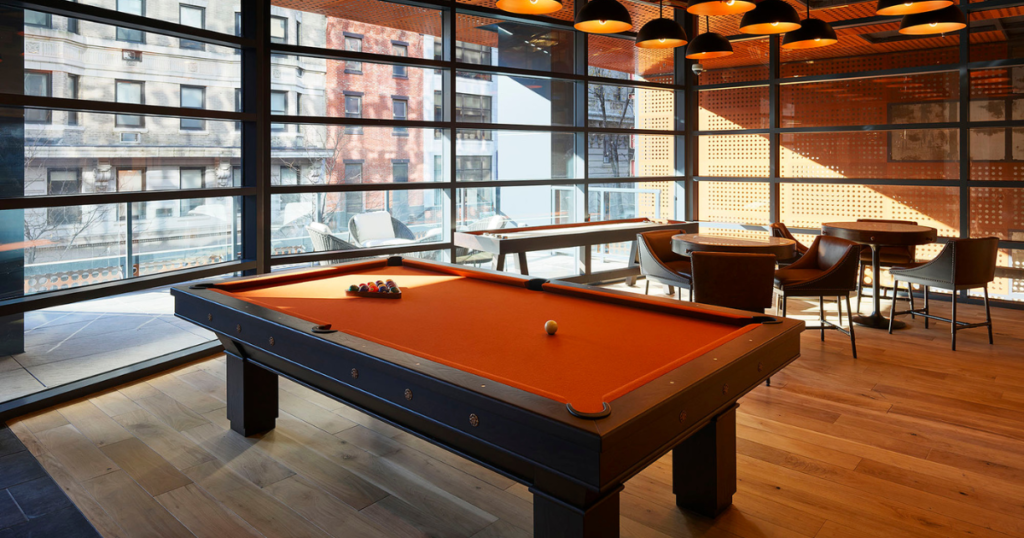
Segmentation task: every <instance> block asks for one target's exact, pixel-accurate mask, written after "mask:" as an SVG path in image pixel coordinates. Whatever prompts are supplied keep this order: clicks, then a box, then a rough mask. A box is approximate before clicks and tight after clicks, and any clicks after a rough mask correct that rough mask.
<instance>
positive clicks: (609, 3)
mask: <svg viewBox="0 0 1024 538" xmlns="http://www.w3.org/2000/svg"><path fill="white" fill-rule="evenodd" d="M573 27H575V28H576V29H577V30H579V31H581V32H587V33H588V34H617V33H619V32H627V31H629V29H630V28H632V27H633V19H632V18H631V17H630V16H629V10H627V9H626V6H623V5H622V4H620V3H618V2H616V1H615V0H592V1H591V2H588V3H587V5H585V6H583V9H581V10H580V12H579V13H577V14H576V23H575V24H573Z"/></svg>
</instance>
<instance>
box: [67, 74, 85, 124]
mask: <svg viewBox="0 0 1024 538" xmlns="http://www.w3.org/2000/svg"><path fill="white" fill-rule="evenodd" d="M67 77H68V84H67V87H66V88H65V89H66V90H67V92H68V95H67V96H66V97H67V98H68V99H78V95H79V94H80V92H81V91H82V87H81V83H82V80H81V77H79V76H78V75H76V74H74V73H68V74H67ZM67 114H68V125H72V126H77V125H78V112H75V111H74V110H69V111H68V113H67Z"/></svg>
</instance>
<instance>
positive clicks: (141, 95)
mask: <svg viewBox="0 0 1024 538" xmlns="http://www.w3.org/2000/svg"><path fill="white" fill-rule="evenodd" d="M115 84H116V85H117V86H116V93H117V95H116V96H115V98H116V100H117V102H118V103H125V104H131V105H144V104H146V94H145V87H144V86H143V83H141V82H129V81H125V80H118V81H117V82H116V83H115ZM114 123H115V125H116V126H117V127H133V128H142V127H145V126H146V119H145V118H144V117H142V116H136V115H127V114H118V115H117V119H116V120H115V121H114Z"/></svg>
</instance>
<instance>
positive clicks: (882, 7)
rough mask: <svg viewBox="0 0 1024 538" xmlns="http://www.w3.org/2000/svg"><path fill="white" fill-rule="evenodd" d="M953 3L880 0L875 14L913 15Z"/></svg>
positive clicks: (945, 1)
mask: <svg viewBox="0 0 1024 538" xmlns="http://www.w3.org/2000/svg"><path fill="white" fill-rule="evenodd" d="M951 5H953V1H952V0H916V1H915V0H878V7H876V8H875V15H913V14H914V13H925V12H928V11H935V10H936V9H942V8H944V7H947V6H951Z"/></svg>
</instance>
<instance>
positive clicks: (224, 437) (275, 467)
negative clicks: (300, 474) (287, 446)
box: [182, 419, 295, 488]
mask: <svg viewBox="0 0 1024 538" xmlns="http://www.w3.org/2000/svg"><path fill="white" fill-rule="evenodd" d="M204 420H205V419H204ZM182 433H183V434H184V435H185V436H186V437H188V438H189V439H191V440H192V441H194V442H195V443H196V444H197V445H199V446H200V447H202V448H203V449H204V450H206V451H207V452H209V453H210V454H213V456H214V457H216V458H217V459H218V460H220V462H221V463H223V464H224V465H225V466H226V467H228V468H229V469H231V470H232V471H234V472H236V473H238V474H239V475H240V476H243V477H245V479H246V480H248V481H250V482H252V483H253V484H256V485H257V486H259V487H261V488H263V487H266V486H269V485H270V484H273V483H274V482H277V481H279V480H284V479H285V478H288V477H289V476H292V475H294V474H295V473H294V472H292V471H291V470H290V469H288V468H287V467H285V466H283V465H281V464H280V463H278V462H277V461H275V460H274V459H273V458H271V457H269V456H267V455H266V454H264V453H263V452H262V451H260V450H257V449H256V448H254V447H253V445H254V444H255V443H256V442H257V439H251V438H246V437H242V436H241V435H239V434H237V433H235V432H233V431H231V430H224V429H223V428H221V427H220V426H217V425H216V424H211V423H209V422H207V423H206V424H203V425H201V426H196V427H195V428H192V429H190V430H186V431H184V432H182Z"/></svg>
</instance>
